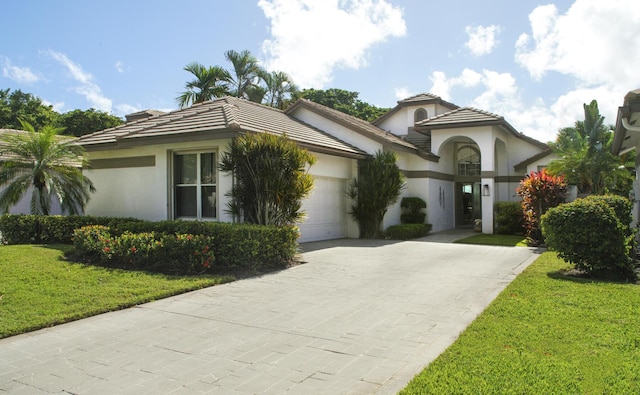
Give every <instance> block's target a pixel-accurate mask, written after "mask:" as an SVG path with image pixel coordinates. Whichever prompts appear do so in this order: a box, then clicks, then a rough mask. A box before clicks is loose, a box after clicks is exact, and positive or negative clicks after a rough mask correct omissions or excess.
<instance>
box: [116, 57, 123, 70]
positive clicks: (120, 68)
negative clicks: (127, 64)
mask: <svg viewBox="0 0 640 395" xmlns="http://www.w3.org/2000/svg"><path fill="white" fill-rule="evenodd" d="M115 68H116V70H117V71H118V73H124V63H122V62H121V61H119V60H118V61H117V62H116V64H115Z"/></svg>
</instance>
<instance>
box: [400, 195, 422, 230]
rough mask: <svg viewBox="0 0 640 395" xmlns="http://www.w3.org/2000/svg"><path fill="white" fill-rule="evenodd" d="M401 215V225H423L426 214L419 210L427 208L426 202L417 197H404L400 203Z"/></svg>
mask: <svg viewBox="0 0 640 395" xmlns="http://www.w3.org/2000/svg"><path fill="white" fill-rule="evenodd" d="M400 207H401V208H402V211H403V213H402V214H400V222H402V223H403V224H424V220H425V218H426V217H427V214H426V213H422V212H420V210H422V209H424V208H427V202H425V201H424V200H422V199H421V198H419V197H404V198H402V200H401V201H400Z"/></svg>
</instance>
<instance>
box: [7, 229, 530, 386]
mask: <svg viewBox="0 0 640 395" xmlns="http://www.w3.org/2000/svg"><path fill="white" fill-rule="evenodd" d="M430 237H431V239H430ZM430 240H437V236H429V237H427V238H425V239H422V240H420V241H412V242H400V243H388V242H380V241H363V240H341V241H336V242H325V243H320V244H309V245H306V246H305V248H306V249H307V251H308V252H305V253H304V254H303V260H304V261H306V263H304V264H302V265H300V266H297V267H294V268H292V269H289V270H285V271H282V272H278V273H275V274H270V275H266V276H262V277H259V278H252V279H247V280H241V281H237V282H234V283H230V284H225V285H221V286H216V287H213V288H208V289H204V290H200V291H195V292H191V293H188V294H184V295H180V296H176V297H172V298H168V299H165V300H161V301H158V302H153V303H148V304H145V305H141V306H138V307H135V308H131V309H127V310H123V311H118V312H113V313H108V314H103V315H100V316H96V317H93V318H88V319H84V320H81V321H77V322H73V323H69V324H65V325H60V326H57V327H54V328H49V329H45V330H41V331H37V332H33V333H30V334H25V335H20V336H15V337H11V338H7V339H3V340H0V393H1V392H3V391H6V392H9V393H12V394H13V393H16V394H18V393H24V394H38V393H54V394H56V393H59V394H68V393H71V394H146V393H148V394H158V393H180V394H182V393H184V394H189V393H219V394H234V393H238V394H240V393H241V394H251V393H272V394H283V393H288V394H321V393H325V394H360V393H361V394H372V393H383V394H391V393H395V392H397V391H398V390H400V389H401V388H403V387H404V386H405V385H406V383H407V382H408V381H409V380H410V379H411V378H412V377H413V376H414V375H415V374H416V373H418V372H419V371H420V370H421V369H422V367H424V366H425V365H426V364H428V363H429V362H430V361H431V360H432V359H433V358H435V357H436V356H437V355H438V354H440V353H441V352H442V351H443V350H444V349H445V348H446V347H447V346H449V345H450V344H451V343H452V342H453V341H454V340H455V338H456V337H457V336H458V334H459V333H460V332H461V331H462V330H463V329H464V328H465V327H466V326H467V325H468V324H469V323H470V322H471V321H472V320H473V319H474V318H475V317H476V316H477V315H478V314H479V313H480V312H481V311H482V310H483V309H484V308H485V307H486V306H487V305H488V304H489V302H491V301H492V300H493V299H494V298H495V296H496V295H497V294H498V293H499V292H500V291H501V290H502V289H503V288H504V287H505V286H506V285H507V284H508V283H509V282H510V281H511V280H512V279H513V278H514V277H515V275H516V274H517V273H519V272H520V271H521V270H522V269H524V267H526V266H527V265H528V264H529V263H530V262H532V261H533V259H534V258H535V253H534V251H532V250H530V249H527V248H505V247H483V246H469V245H460V244H447V243H434V242H431V241H430ZM320 247H324V248H320Z"/></svg>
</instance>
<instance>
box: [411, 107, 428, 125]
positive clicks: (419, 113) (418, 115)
mask: <svg viewBox="0 0 640 395" xmlns="http://www.w3.org/2000/svg"><path fill="white" fill-rule="evenodd" d="M427 117H428V114H427V110H425V109H424V108H418V109H417V110H416V112H414V113H413V123H418V122H420V121H423V120H425V119H427Z"/></svg>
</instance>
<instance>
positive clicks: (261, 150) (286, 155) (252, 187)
mask: <svg viewBox="0 0 640 395" xmlns="http://www.w3.org/2000/svg"><path fill="white" fill-rule="evenodd" d="M314 162H315V158H314V157H313V156H312V155H311V154H310V153H309V152H308V151H306V150H304V149H302V148H300V147H298V146H297V145H296V143H295V142H293V141H292V140H290V139H288V138H287V137H286V136H285V135H282V136H276V135H272V134H267V133H259V134H245V135H241V136H238V137H236V138H234V139H233V140H232V141H231V143H230V144H229V147H228V149H227V152H225V153H224V154H223V155H222V157H221V161H220V170H221V171H226V172H231V173H232V174H233V179H234V181H235V184H234V185H233V187H232V188H231V192H230V193H228V194H227V196H229V197H231V203H230V204H229V205H228V206H229V212H230V213H231V214H233V215H234V217H236V218H238V217H239V218H242V219H244V221H245V222H250V223H255V224H260V225H277V226H283V225H293V224H295V223H296V222H297V221H299V220H301V219H302V218H303V216H304V213H303V212H302V211H301V207H302V199H304V198H305V197H306V196H308V195H309V193H311V190H312V189H313V178H312V177H311V175H309V174H308V173H307V167H308V166H310V165H312V164H313V163H314Z"/></svg>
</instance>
